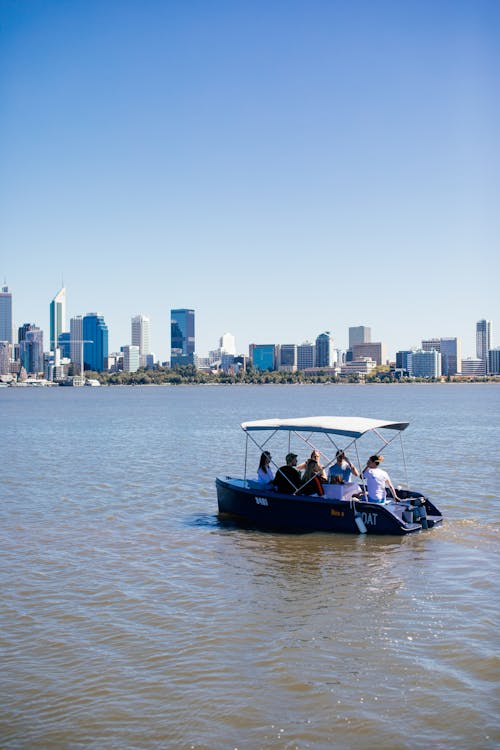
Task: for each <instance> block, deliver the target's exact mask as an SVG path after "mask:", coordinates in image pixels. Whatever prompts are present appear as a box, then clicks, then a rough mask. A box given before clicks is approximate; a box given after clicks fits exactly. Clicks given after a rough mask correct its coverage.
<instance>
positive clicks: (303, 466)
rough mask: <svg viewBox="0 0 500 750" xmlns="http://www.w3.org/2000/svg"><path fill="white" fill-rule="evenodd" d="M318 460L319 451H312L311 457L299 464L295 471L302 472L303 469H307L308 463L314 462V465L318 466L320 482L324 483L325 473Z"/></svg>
mask: <svg viewBox="0 0 500 750" xmlns="http://www.w3.org/2000/svg"><path fill="white" fill-rule="evenodd" d="M320 458H321V456H320V453H319V451H317V450H316V449H314V450H313V452H312V453H311V457H310V458H308V459H307V461H303V462H302V463H301V464H299V466H297V469H298V470H299V471H304V470H305V469H307V465H308V463H309V461H314V462H315V463H316V464H318V467H319V473H320V480H321V481H324V482H326V481H327V479H326V471H325V470H324V468H323V466H322V465H321V463H320Z"/></svg>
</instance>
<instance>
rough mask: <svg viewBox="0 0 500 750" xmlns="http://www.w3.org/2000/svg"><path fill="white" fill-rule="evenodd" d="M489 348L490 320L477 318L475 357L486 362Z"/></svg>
mask: <svg viewBox="0 0 500 750" xmlns="http://www.w3.org/2000/svg"><path fill="white" fill-rule="evenodd" d="M490 349H491V320H478V321H477V323H476V357H477V358H478V359H482V360H483V361H484V362H486V365H487V364H488V352H489V350H490Z"/></svg>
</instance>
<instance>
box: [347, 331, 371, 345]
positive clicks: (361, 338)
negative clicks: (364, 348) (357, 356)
mask: <svg viewBox="0 0 500 750" xmlns="http://www.w3.org/2000/svg"><path fill="white" fill-rule="evenodd" d="M371 340H372V329H371V328H369V327H368V326H352V327H351V328H349V349H352V347H353V344H369V343H370V341H371Z"/></svg>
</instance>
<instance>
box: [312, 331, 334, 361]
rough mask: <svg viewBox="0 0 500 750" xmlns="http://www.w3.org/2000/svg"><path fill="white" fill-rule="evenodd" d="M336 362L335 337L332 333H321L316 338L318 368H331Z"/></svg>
mask: <svg viewBox="0 0 500 750" xmlns="http://www.w3.org/2000/svg"><path fill="white" fill-rule="evenodd" d="M333 362H334V349H333V336H332V335H331V334H330V331H326V332H325V333H320V335H319V336H318V337H317V338H316V356H315V365H316V367H331V366H332V364H333Z"/></svg>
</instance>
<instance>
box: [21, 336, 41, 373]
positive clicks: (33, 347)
mask: <svg viewBox="0 0 500 750" xmlns="http://www.w3.org/2000/svg"><path fill="white" fill-rule="evenodd" d="M19 359H20V360H21V364H22V366H23V367H24V369H25V370H26V372H27V373H28V374H31V375H37V374H38V373H41V372H43V331H42V330H41V329H40V328H38V326H35V325H31V324H29V325H27V324H25V327H24V333H23V339H22V340H20V341H19Z"/></svg>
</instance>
